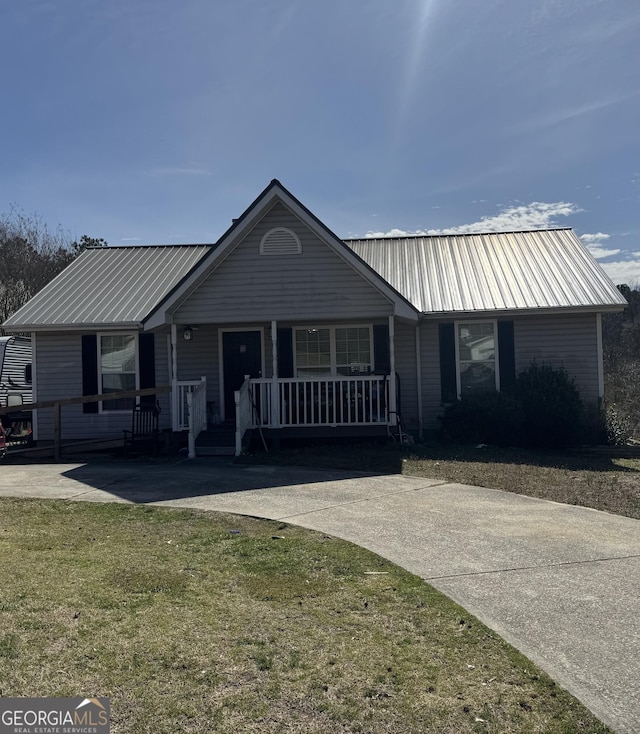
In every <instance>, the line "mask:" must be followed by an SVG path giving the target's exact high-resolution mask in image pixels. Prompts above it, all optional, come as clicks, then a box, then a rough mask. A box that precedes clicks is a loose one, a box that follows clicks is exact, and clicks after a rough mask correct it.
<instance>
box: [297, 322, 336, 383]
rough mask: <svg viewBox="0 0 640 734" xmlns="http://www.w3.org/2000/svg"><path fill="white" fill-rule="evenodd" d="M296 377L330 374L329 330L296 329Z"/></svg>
mask: <svg viewBox="0 0 640 734" xmlns="http://www.w3.org/2000/svg"><path fill="white" fill-rule="evenodd" d="M296 367H297V370H296V371H297V376H298V377H307V376H310V377H313V376H315V375H330V374H331V332H330V330H329V329H296Z"/></svg>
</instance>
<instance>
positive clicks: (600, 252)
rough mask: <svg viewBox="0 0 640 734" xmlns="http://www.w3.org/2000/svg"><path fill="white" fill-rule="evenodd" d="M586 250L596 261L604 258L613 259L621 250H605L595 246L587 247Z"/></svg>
mask: <svg viewBox="0 0 640 734" xmlns="http://www.w3.org/2000/svg"><path fill="white" fill-rule="evenodd" d="M587 250H589V252H590V253H591V254H592V255H593V256H594V257H595V259H596V260H602V259H604V258H605V257H613V256H614V255H619V254H620V253H621V252H622V250H620V249H617V250H612V249H607V248H606V247H597V246H596V245H587Z"/></svg>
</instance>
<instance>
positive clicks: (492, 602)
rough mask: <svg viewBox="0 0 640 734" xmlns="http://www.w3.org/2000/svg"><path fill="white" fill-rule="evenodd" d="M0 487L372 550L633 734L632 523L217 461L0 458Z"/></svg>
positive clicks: (391, 480) (636, 552)
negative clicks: (274, 529)
mask: <svg viewBox="0 0 640 734" xmlns="http://www.w3.org/2000/svg"><path fill="white" fill-rule="evenodd" d="M0 496H20V497H48V498H59V499H67V500H84V501H89V502H113V501H116V502H145V503H151V504H159V505H169V506H172V507H190V508H198V509H204V510H216V511H224V512H234V513H240V514H246V515H252V516H256V517H265V518H272V519H278V520H284V521H286V522H289V523H292V524H296V525H301V526H304V527H307V528H312V529H314V530H320V531H322V532H325V533H328V534H331V535H334V536H336V537H340V538H344V539H346V540H350V541H352V542H354V543H357V544H359V545H361V546H364V547H366V548H369V549H371V550H372V551H375V552H376V553H379V554H380V555H382V556H384V557H385V558H388V559H390V560H391V561H394V562H395V563H397V564H399V565H401V566H403V567H404V568H406V569H408V570H409V571H412V572H413V573H415V574H418V575H419V576H421V577H422V578H424V579H426V580H427V581H428V582H429V583H431V584H432V585H433V586H435V587H436V588H438V589H440V590H441V591H443V592H444V593H445V594H447V595H448V596H449V597H451V598H452V599H454V600H455V601H457V602H458V603H459V604H461V605H462V606H463V607H465V608H466V609H467V610H469V611H470V612H471V613H473V614H475V615H476V616H477V617H478V618H479V619H481V620H482V621H483V622H484V623H485V624H486V625H488V626H489V627H491V628H493V629H494V630H496V631H497V632H498V633H499V634H500V635H502V637H504V638H505V639H506V640H508V641H509V642H511V643H512V644H513V645H514V646H515V647H517V648H518V649H519V650H521V651H522V652H523V653H525V655H527V656H528V657H529V658H531V659H532V660H533V661H535V662H536V663H537V664H538V665H540V667H542V668H543V669H544V670H546V671H547V672H548V673H549V674H550V675H551V676H552V677H553V678H554V679H555V680H556V681H557V682H558V683H560V684H561V685H562V686H564V687H565V688H567V689H568V690H569V691H570V692H571V693H573V694H574V695H575V696H577V697H578V698H579V699H580V700H581V701H582V702H583V703H584V704H586V705H587V706H588V707H589V708H590V709H591V710H592V711H593V712H594V713H595V714H596V715H597V716H598V717H600V718H601V719H602V720H603V721H604V722H605V723H607V724H609V725H610V726H611V727H612V728H614V729H615V730H616V731H618V732H625V733H626V732H628V733H629V734H637V732H640V522H639V521H637V520H631V519H629V518H624V517H619V516H616V515H609V514H606V513H603V512H597V511H595V510H589V509H585V508H579V507H573V506H568V505H561V504H556V503H553V502H547V501H544V500H537V499H531V498H529V497H523V496H520V495H516V494H510V493H505V492H499V491H496V490H489V489H481V488H479V487H469V486H464V485H460V484H451V483H446V482H442V481H438V480H429V479H423V478H418V477H407V476H401V475H364V474H357V473H353V472H339V471H322V470H314V469H300V468H284V467H242V466H234V465H232V464H231V463H229V462H227V461H224V460H222V461H221V460H207V459H197V460H194V461H185V462H178V463H176V464H163V465H159V464H136V463H124V462H102V463H93V462H92V463H89V464H66V465H65V464H57V465H52V464H33V465H11V464H8V465H0Z"/></svg>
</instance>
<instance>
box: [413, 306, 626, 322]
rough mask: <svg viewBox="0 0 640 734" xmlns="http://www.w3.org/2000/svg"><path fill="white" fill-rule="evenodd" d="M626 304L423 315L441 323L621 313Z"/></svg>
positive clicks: (443, 312) (429, 313) (445, 312)
mask: <svg viewBox="0 0 640 734" xmlns="http://www.w3.org/2000/svg"><path fill="white" fill-rule="evenodd" d="M625 307H626V304H622V303H620V304H613V303H611V304H607V305H602V304H593V305H589V306H541V307H536V308H504V309H483V310H462V309H461V310H455V311H427V312H422V313H421V315H420V316H421V320H422V321H441V320H442V319H459V318H471V317H480V318H494V319H495V318H500V317H509V316H536V315H539V316H547V315H549V314H558V313H563V314H572V313H619V312H620V311H624V309H625Z"/></svg>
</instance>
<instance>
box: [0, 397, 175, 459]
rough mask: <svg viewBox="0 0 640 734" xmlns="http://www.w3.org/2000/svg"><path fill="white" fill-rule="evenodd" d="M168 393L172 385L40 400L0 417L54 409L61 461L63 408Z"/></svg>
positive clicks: (2, 410)
mask: <svg viewBox="0 0 640 734" xmlns="http://www.w3.org/2000/svg"><path fill="white" fill-rule="evenodd" d="M166 392H171V386H170V385H160V386H159V387H147V388H145V389H144V390H120V391H119V392H109V393H102V394H101V395H79V396H77V397H73V398H62V399H60V400H40V401H38V402H37V403H24V405H13V406H11V407H6V408H0V415H5V414H7V413H17V412H21V411H32V410H39V409H40V408H53V456H54V459H55V461H60V456H61V454H62V408H63V407H64V406H66V405H82V404H83V403H101V402H102V401H104V400H119V399H121V398H137V397H141V396H144V395H160V394H162V393H166Z"/></svg>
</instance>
